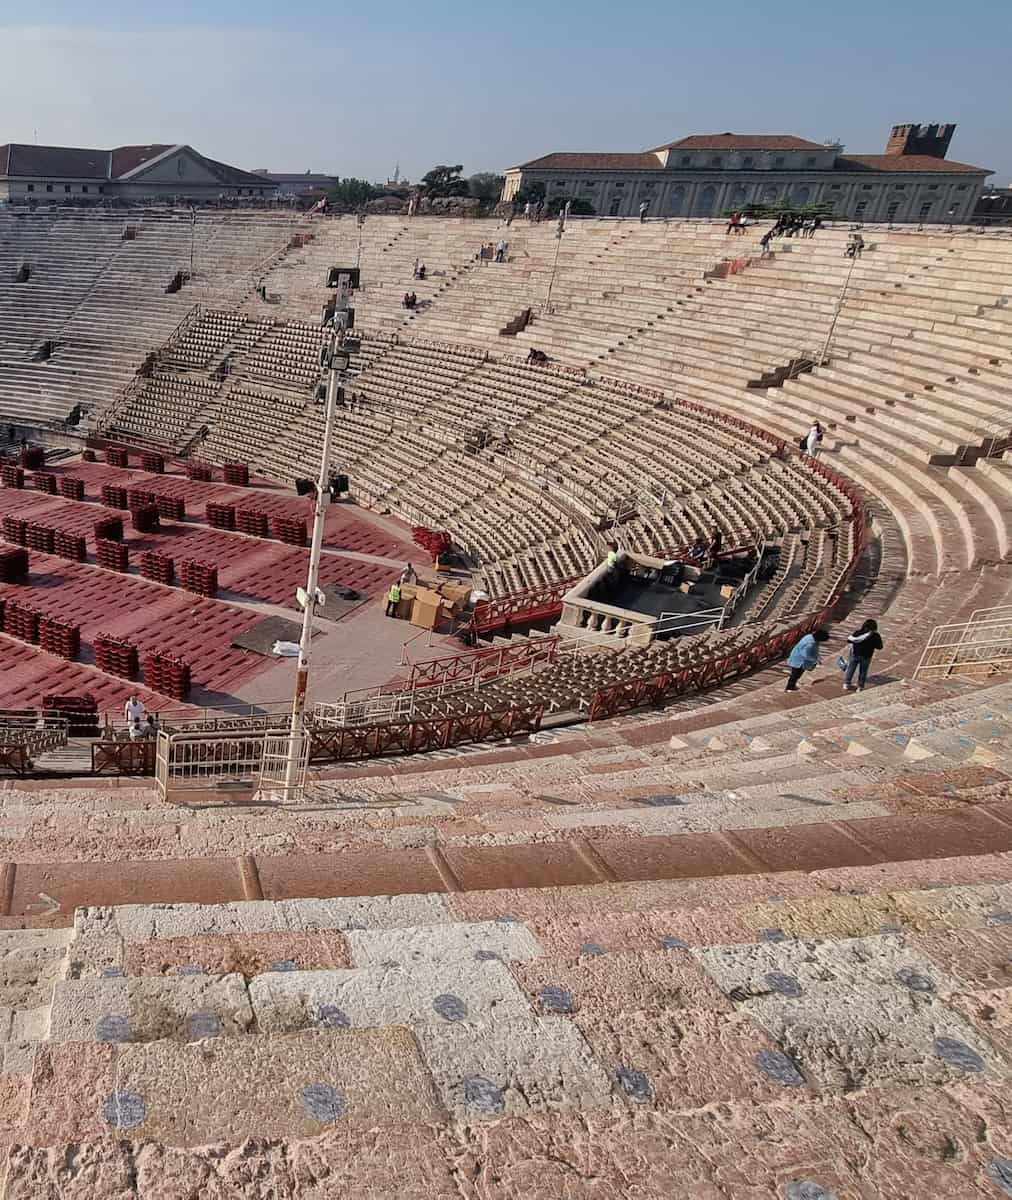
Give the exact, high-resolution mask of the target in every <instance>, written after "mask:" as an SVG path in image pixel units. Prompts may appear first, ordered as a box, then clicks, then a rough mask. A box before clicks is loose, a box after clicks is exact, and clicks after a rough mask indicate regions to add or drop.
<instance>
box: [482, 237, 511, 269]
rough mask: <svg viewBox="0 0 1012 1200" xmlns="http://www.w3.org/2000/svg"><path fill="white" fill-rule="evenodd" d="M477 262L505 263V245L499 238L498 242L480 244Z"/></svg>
mask: <svg viewBox="0 0 1012 1200" xmlns="http://www.w3.org/2000/svg"><path fill="white" fill-rule="evenodd" d="M477 257H478V261H479V262H497V263H501V262H505V261H506V243H505V241H504V240H503V239H502V238H500V239H499V241H498V242H488V243H487V244H485V243H482V246H481V249H480V250H479V251H478V255H477Z"/></svg>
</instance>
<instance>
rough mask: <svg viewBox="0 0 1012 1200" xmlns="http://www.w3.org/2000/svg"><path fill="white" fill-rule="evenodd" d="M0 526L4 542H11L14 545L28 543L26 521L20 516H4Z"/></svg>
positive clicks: (25, 544)
mask: <svg viewBox="0 0 1012 1200" xmlns="http://www.w3.org/2000/svg"><path fill="white" fill-rule="evenodd" d="M0 528H2V529H3V534H4V541H5V542H13V543H14V545H15V546H27V545H28V522H27V521H25V520H23V519H22V518H21V517H4V519H3V523H2V524H0Z"/></svg>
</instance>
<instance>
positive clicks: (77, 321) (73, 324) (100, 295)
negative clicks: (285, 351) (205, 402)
mask: <svg viewBox="0 0 1012 1200" xmlns="http://www.w3.org/2000/svg"><path fill="white" fill-rule="evenodd" d="M127 226H133V227H134V228H135V229H136V237H134V238H132V239H125V238H124V232H125V230H126V228H127ZM291 229H292V221H291V218H290V217H289V216H287V215H284V216H275V215H273V214H257V215H255V216H251V217H247V216H246V215H244V214H216V213H199V214H197V215H196V218H195V221H194V222H193V223H191V218H190V214H189V212H161V211H151V210H143V211H131V210H117V211H114V212H106V211H103V210H95V211H82V212H59V213H57V212H54V213H45V212H42V213H23V212H11V211H8V212H6V213H4V214H3V215H2V216H0V276H2V278H0V325H2V328H3V334H2V335H0V336H2V341H0V362H2V363H3V379H4V395H3V398H2V402H0V403H2V408H0V417H2V418H3V419H5V420H15V421H18V422H19V423H24V424H26V425H33V424H34V425H40V424H46V423H50V422H60V421H63V420H65V419H66V417H67V415H68V414H69V413H70V411H71V409H72V408H73V407H74V406H75V405H76V404H80V405H81V406H82V407H83V408H84V409H90V408H92V407H95V406H99V405H102V404H104V403H107V402H109V400H110V399H111V398H112V397H114V396H115V395H117V394H118V393H119V392H121V391H122V390H123V388H124V387H125V385H126V384H127V383H129V381H130V379H131V378H132V376H133V375H134V373H135V371H136V370H137V368H138V367H139V365H140V363H141V362H142V360H143V359H144V357H145V355H146V354H147V353H149V352H150V351H152V350H155V349H157V348H158V347H159V346H161V345H162V344H163V343H164V342H165V341H166V340H167V339H168V338H169V336H170V334H171V333H172V332H173V330H174V329H175V328H176V327H177V326H178V325H179V324H180V322H181V321H182V320H183V319H184V318H185V317H186V315H187V314H188V312H189V311H190V310H191V309H192V308H193V306H194V305H195V304H197V303H209V302H210V303H217V304H219V305H221V304H222V303H229V302H231V303H239V302H241V301H242V300H243V299H245V296H246V294H247V293H248V292H249V291H251V289H252V288H253V286H254V284H255V282H256V280H255V278H254V276H255V275H256V273H257V272H258V271H259V270H260V269H261V268H262V267H264V265H265V264H266V263H267V262H270V261H273V258H274V257H275V256H276V255H277V254H278V253H279V251H280V250H281V249H282V248H283V247H284V246H285V245H286V244H287V242H288V240H289V238H290V235H291ZM191 240H192V245H193V277H192V279H191V280H190V281H189V282H188V283H186V284H185V285H184V286H183V288H182V289H181V290H180V291H178V292H176V293H174V294H166V292H165V289H166V287H167V286H168V285H169V283H170V282H171V280H172V278H173V276H174V275H175V274H176V272H177V271H182V272H186V273H189V271H190V261H191V259H190V250H191ZM22 263H24V264H27V265H28V266H29V267H30V269H31V276H30V278H29V280H28V281H27V282H26V283H22V284H19V283H16V282H14V276H15V273H16V270H17V268H18V267H19V266H20V265H21V264H22ZM125 311H129V313H130V320H129V321H124V319H123V314H124V312H125ZM46 341H50V342H52V343H53V352H52V355H51V357H49V358H48V359H47V360H45V361H34V356H35V354H36V353H37V352H38V350H39V348H40V347H41V346H42V344H43V342H46Z"/></svg>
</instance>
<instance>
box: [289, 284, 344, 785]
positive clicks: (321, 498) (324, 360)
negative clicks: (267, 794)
mask: <svg viewBox="0 0 1012 1200" xmlns="http://www.w3.org/2000/svg"><path fill="white" fill-rule="evenodd" d="M328 286H331V287H336V289H337V290H336V294H335V297H334V299H333V300H331V301H330V302H329V303H328V304H327V305H326V306H325V307H324V310H323V327H324V329H327V330H329V333H330V336H329V338H328V340H327V342H326V344H325V345H324V346H323V347H322V348H321V350H320V366H321V367H322V368H323V369H324V370H325V371H326V373H327V380H326V394H325V399H324V420H323V446H322V448H321V451H320V474H319V477H318V478H317V481H316V497H315V501H314V506H313V536H312V540H311V542H310V549H309V573H308V575H307V576H306V586H305V590H304V591H303V590H302V589H299V591H298V598H299V602H300V604H301V605H302V609H303V613H302V636H301V637H300V638H299V661H298V667H297V669H296V673H295V696H294V698H293V700H292V715H291V722H290V724H289V731H288V748H287V754H286V756H285V769H284V781H283V783H282V788H281V791H282V797H283V799H286V800H288V799H291V798H293V797H295V796H296V795H298V793H299V791H300V790H301V788H302V786H303V781H304V774H303V763H304V759H305V757H306V754H305V751H306V744H305V743H306V698H307V695H308V692H309V657H310V650H311V647H312V640H313V619H314V617H315V616H316V612H317V610H318V609H319V608H322V607H323V605H324V603H325V600H326V597H325V596H324V594H323V592H322V591H321V590H320V587H319V581H320V558H321V556H322V550H323V527H324V524H325V522H326V518H327V509H328V508H329V507H330V503H331V500H332V499H333V495H332V489H331V482H330V455H331V446H332V444H333V440H334V414H335V413H336V411H337V400H338V395H339V393H340V390H341V383H342V382H343V380H344V376H345V372H346V371H347V370H348V367H349V365H350V362H351V357H350V354H349V351H348V350H347V349H346V348H345V344H344V343H345V335H346V332H347V330H348V329H349V328H350V327H351V325H352V324H353V323H354V317H355V310H354V309H352V308H350V307H349V305H348V300H349V297H350V294H351V288H352V286H356V287H357V286H358V272H357V271H356V272H355V274H354V276H353V275H352V274H351V273H350V272H339V271H337V269H336V268H335V269H333V270H331V272H330V276H329V278H328Z"/></svg>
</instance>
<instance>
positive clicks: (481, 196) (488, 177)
mask: <svg viewBox="0 0 1012 1200" xmlns="http://www.w3.org/2000/svg"><path fill="white" fill-rule="evenodd" d="M504 182H505V180H504V179H503V177H502V175H495V174H493V173H492V172H491V171H481V172H479V173H478V174H477V175H472V176H471V177H470V179H468V181H467V187H468V191H469V192H470V194H471V195H472V196H473V197H474V198H475V199H476V200H480V201H481V206H482V208H494V207H495V206H496V205H497V204H498V203H499V197H500V196H501V195H502V185H503V183H504Z"/></svg>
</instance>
